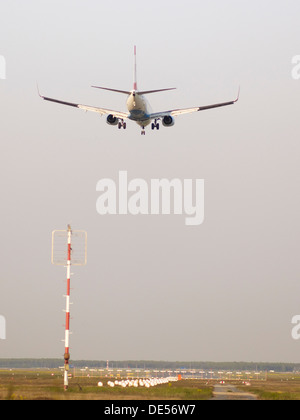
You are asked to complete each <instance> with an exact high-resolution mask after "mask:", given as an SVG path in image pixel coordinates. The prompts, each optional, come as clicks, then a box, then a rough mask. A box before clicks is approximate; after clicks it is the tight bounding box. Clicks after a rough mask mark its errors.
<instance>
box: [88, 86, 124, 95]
mask: <svg viewBox="0 0 300 420" xmlns="http://www.w3.org/2000/svg"><path fill="white" fill-rule="evenodd" d="M92 88H95V89H102V90H109V91H110V92H117V93H124V95H131V92H129V91H127V90H117V89H109V88H105V87H101V86H92Z"/></svg>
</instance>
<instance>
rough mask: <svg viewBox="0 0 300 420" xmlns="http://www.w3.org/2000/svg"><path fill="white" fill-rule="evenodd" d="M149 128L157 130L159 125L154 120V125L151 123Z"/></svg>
mask: <svg viewBox="0 0 300 420" xmlns="http://www.w3.org/2000/svg"><path fill="white" fill-rule="evenodd" d="M151 128H152V130H155V128H156V129H157V130H159V123H157V122H156V120H155V121H154V123H152V125H151Z"/></svg>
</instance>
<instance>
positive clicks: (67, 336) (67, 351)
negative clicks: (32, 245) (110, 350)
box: [64, 225, 72, 391]
mask: <svg viewBox="0 0 300 420" xmlns="http://www.w3.org/2000/svg"><path fill="white" fill-rule="evenodd" d="M71 238H72V230H71V226H70V225H68V259H67V295H66V331H65V355H64V358H65V370H64V390H65V391H67V390H68V387H69V380H68V374H69V360H70V290H71V252H72V246H71Z"/></svg>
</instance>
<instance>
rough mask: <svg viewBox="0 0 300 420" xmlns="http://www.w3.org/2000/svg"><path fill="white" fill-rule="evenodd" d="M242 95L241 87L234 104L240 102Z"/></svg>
mask: <svg viewBox="0 0 300 420" xmlns="http://www.w3.org/2000/svg"><path fill="white" fill-rule="evenodd" d="M240 93H241V86H239V91H238V96H237V98H236V100H235V101H234V103H236V102H238V100H239V99H240Z"/></svg>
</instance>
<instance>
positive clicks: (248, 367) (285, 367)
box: [0, 359, 300, 373]
mask: <svg viewBox="0 0 300 420" xmlns="http://www.w3.org/2000/svg"><path fill="white" fill-rule="evenodd" d="M63 364H64V361H63V359H0V369H1V368H2V369H56V368H58V367H60V366H63ZM71 365H72V366H74V367H76V368H84V367H88V368H94V369H106V367H107V361H106V360H105V361H96V360H95V361H92V360H74V361H71ZM108 366H109V368H110V369H117V368H119V369H150V370H156V369H158V370H164V369H166V370H173V371H174V370H178V369H180V370H188V371H189V370H213V371H215V370H218V371H234V372H236V371H270V370H273V371H275V372H279V373H281V372H294V371H300V364H299V363H298V364H297V363H254V362H252V363H249V362H167V361H149V360H147V361H132V360H125V361H109V362H108Z"/></svg>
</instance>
